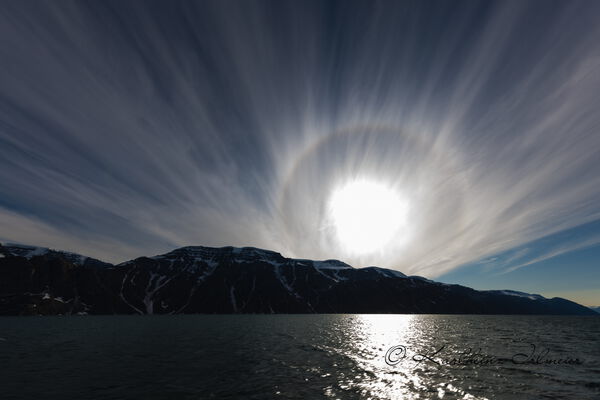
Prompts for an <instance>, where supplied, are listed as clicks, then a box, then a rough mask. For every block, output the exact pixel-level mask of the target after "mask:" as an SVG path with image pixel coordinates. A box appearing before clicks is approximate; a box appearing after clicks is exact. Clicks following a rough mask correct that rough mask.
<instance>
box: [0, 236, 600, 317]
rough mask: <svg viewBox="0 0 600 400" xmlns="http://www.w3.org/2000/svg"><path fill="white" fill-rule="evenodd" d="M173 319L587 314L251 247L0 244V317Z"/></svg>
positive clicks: (568, 306)
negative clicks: (116, 258) (86, 251)
mask: <svg viewBox="0 0 600 400" xmlns="http://www.w3.org/2000/svg"><path fill="white" fill-rule="evenodd" d="M180 313H190V314H191V313H432V314H435V313H448V314H452V313H469V314H580V315H593V314H594V312H593V311H592V310H590V309H588V308H586V307H583V306H581V305H579V304H576V303H573V302H571V301H568V300H565V299H560V298H553V299H546V298H544V297H542V296H539V295H530V294H527V293H520V292H514V291H476V290H473V289H469V288H467V287H463V286H459V285H447V284H443V283H438V282H433V281H430V280H427V279H424V278H421V277H407V276H405V275H404V274H402V273H400V272H398V271H393V270H388V269H383V268H377V267H368V268H360V269H357V268H353V267H351V266H349V265H347V264H344V263H343V262H340V261H337V260H327V261H312V260H300V259H291V258H285V257H283V256H282V255H281V254H279V253H275V252H272V251H268V250H261V249H256V248H251V247H244V248H235V247H223V248H210V247H183V248H180V249H177V250H174V251H172V252H170V253H167V254H164V255H160V256H155V257H141V258H137V259H135V260H131V261H128V262H125V263H122V264H119V265H111V264H107V263H104V262H102V261H99V260H95V259H92V258H88V257H83V256H80V255H77V254H73V253H67V252H62V251H53V250H50V249H44V248H37V247H29V246H16V245H13V246H8V245H5V246H0V315H57V314H65V315H66V314H180Z"/></svg>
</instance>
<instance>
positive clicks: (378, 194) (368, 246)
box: [329, 181, 409, 254]
mask: <svg viewBox="0 0 600 400" xmlns="http://www.w3.org/2000/svg"><path fill="white" fill-rule="evenodd" d="M329 207H330V208H329V212H330V217H331V218H332V220H333V224H334V227H335V230H336V234H337V238H338V240H339V241H340V244H341V245H342V246H344V247H345V248H346V249H347V250H348V251H350V252H353V253H358V254H367V253H371V252H374V251H377V250H381V249H382V248H383V247H384V246H386V245H387V244H389V243H390V242H391V241H392V240H403V239H405V237H403V236H406V235H407V234H408V233H409V232H408V231H407V226H406V218H407V214H408V202H407V201H406V199H404V198H403V197H402V196H401V195H400V194H399V193H398V192H396V191H395V190H394V189H392V188H389V187H387V186H386V185H383V184H380V183H375V182H370V181H354V182H351V183H348V184H346V185H345V186H342V187H341V188H339V189H337V190H336V191H335V192H334V193H333V195H332V196H331V199H330V203H329Z"/></svg>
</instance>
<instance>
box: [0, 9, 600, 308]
mask: <svg viewBox="0 0 600 400" xmlns="http://www.w3.org/2000/svg"><path fill="white" fill-rule="evenodd" d="M599 13H600V3H598V2H592V1H569V2H563V1H519V2H507V1H485V2H482V1H460V2H439V1H433V2H429V1H397V2H396V1H394V2H392V1H302V2H299V1H227V2H223V1H202V2H195V1H169V2H165V1H144V2H142V1H140V2H136V1H130V2H123V1H102V2H95V1H60V2H16V1H15V2H3V3H2V4H1V5H0V37H1V38H2V41H1V42H0V241H13V242H21V243H28V244H35V245H41V246H46V247H52V248H58V249H64V250H71V251H75V252H79V253H82V254H86V255H89V256H93V257H97V258H100V259H104V260H107V261H112V262H120V261H124V260H127V259H130V258H133V257H137V256H141V255H152V254H159V253H164V252H166V251H169V250H171V249H173V248H175V247H180V246H186V245H208V246H224V245H234V246H244V245H249V246H256V247H262V248H268V249H273V250H276V251H279V252H281V253H282V254H285V255H287V256H292V257H302V258H313V259H328V258H336V259H342V260H344V261H346V262H348V263H350V264H352V265H355V266H367V265H378V266H382V267H387V268H394V269H397V270H400V271H403V272H405V273H407V274H418V275H423V276H427V277H430V278H434V279H442V280H445V281H456V282H457V283H462V284H465V285H471V286H474V287H476V288H509V289H521V290H526V291H530V292H537V293H541V294H545V295H553V294H557V295H558V294H560V293H563V294H565V297H568V296H571V297H572V298H574V299H575V298H577V299H580V301H581V302H584V303H585V304H600V295H599V294H595V293H594V289H596V288H598V287H599V285H598V283H599V280H598V279H597V278H598V275H597V270H598V267H597V260H598V257H597V255H598V253H597V251H598V250H597V248H598V246H597V238H598V229H600V228H598V221H600V202H598V199H599V198H600V157H599V155H600V135H598V127H599V126H600V115H599V114H598V112H597V110H598V109H599V106H600V98H599V95H598V93H600V47H599V46H598V43H599V42H600V26H599V25H598V23H597V15H599ZM355 181H361V182H368V183H369V184H368V185H366V186H365V187H380V188H381V187H384V188H386V190H388V191H391V192H393V193H396V194H397V195H398V196H399V197H401V198H402V199H403V200H402V204H405V205H406V209H407V212H406V215H407V216H406V221H403V225H402V226H403V229H402V230H395V231H394V232H395V236H393V237H392V238H391V239H390V240H387V239H386V241H385V243H382V244H381V246H380V248H378V249H377V250H376V251H370V252H357V251H355V249H352V248H351V246H348V243H342V242H341V241H340V239H339V238H340V235H339V234H336V232H337V231H336V229H338V228H339V227H337V226H336V225H335V224H333V223H332V219H331V215H330V214H331V210H330V209H329V208H328V207H329V206H328V204H329V203H330V199H331V198H332V196H333V194H334V193H336V191H338V190H339V188H340V187H345V186H344V185H347V184H349V183H352V182H355ZM373 185H375V186H373ZM386 190H384V191H383V192H386ZM365 198H366V199H367V200H365V201H368V196H366V197H365ZM403 207H404V206H403ZM403 215H404V214H403ZM403 218H404V217H403ZM338 233H339V232H338ZM536 277H537V279H536Z"/></svg>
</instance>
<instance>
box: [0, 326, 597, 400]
mask: <svg viewBox="0 0 600 400" xmlns="http://www.w3.org/2000/svg"><path fill="white" fill-rule="evenodd" d="M534 346H535V348H534ZM390 349H391V350H390ZM532 353H533V354H532ZM0 366H1V368H2V369H1V370H0V398H1V399H4V400H8V399H28V400H29V399H44V400H53V399H144V400H146V399H147V400H151V399H600V318H599V317H562V316H560V317H559V316H455V315H453V316H450V315H175V316H82V317H3V318H0Z"/></svg>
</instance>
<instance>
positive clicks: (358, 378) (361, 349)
mask: <svg viewBox="0 0 600 400" xmlns="http://www.w3.org/2000/svg"><path fill="white" fill-rule="evenodd" d="M432 321H433V320H432V319H431V316H429V318H422V317H421V316H418V315H356V316H353V318H350V319H348V322H349V323H348V324H347V325H346V326H345V328H346V329H348V331H347V332H346V334H347V337H346V345H345V346H340V347H339V348H338V351H342V352H343V354H342V355H343V356H345V357H347V358H349V359H351V360H352V362H353V363H354V365H355V368H353V371H352V373H341V374H339V376H338V378H339V382H338V385H339V388H340V389H342V390H348V391H352V392H355V393H356V392H359V393H360V395H361V398H365V399H392V400H396V399H402V400H405V399H465V400H475V399H477V400H484V399H485V397H476V396H474V395H472V394H469V393H468V392H466V391H465V390H464V389H461V388H459V387H457V386H459V385H460V383H459V382H458V381H457V378H456V377H453V376H452V375H450V374H449V371H447V370H445V369H446V368H444V367H443V366H440V367H438V366H435V365H431V364H419V365H417V363H416V362H415V361H413V360H412V358H411V357H412V355H413V354H414V352H415V351H419V350H420V349H431V348H433V347H434V346H435V334H436V330H437V329H439V328H440V327H439V326H436V325H435V323H434V322H432ZM396 345H402V346H404V347H405V348H406V349H409V350H407V353H406V354H405V357H404V358H403V359H402V360H400V362H398V363H397V364H396V365H388V364H387V363H386V362H385V354H386V352H387V350H388V349H389V348H390V347H392V346H396ZM399 356H400V357H401V356H402V355H401V354H400V355H399ZM325 394H326V395H328V396H329V397H332V398H338V396H336V394H335V392H334V391H333V390H332V388H326V389H325Z"/></svg>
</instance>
